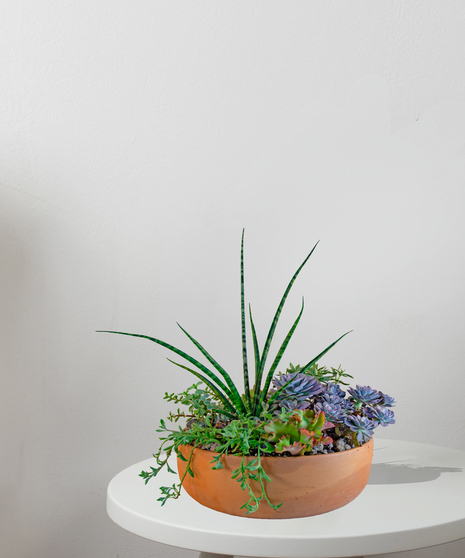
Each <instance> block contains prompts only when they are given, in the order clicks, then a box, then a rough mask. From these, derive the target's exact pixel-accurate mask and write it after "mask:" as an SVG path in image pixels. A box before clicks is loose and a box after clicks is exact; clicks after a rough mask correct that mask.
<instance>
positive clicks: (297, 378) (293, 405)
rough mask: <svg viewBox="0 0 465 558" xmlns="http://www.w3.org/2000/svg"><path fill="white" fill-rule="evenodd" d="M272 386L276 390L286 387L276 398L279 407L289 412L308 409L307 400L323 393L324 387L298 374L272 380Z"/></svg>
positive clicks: (313, 379)
mask: <svg viewBox="0 0 465 558" xmlns="http://www.w3.org/2000/svg"><path fill="white" fill-rule="evenodd" d="M288 382H290V383H289V384H288V385H287V386H286V384H287V383H288ZM273 384H274V386H275V388H276V389H279V388H282V387H283V386H286V387H285V388H284V389H283V391H282V392H281V393H280V395H279V396H278V401H279V404H280V406H281V407H285V408H288V409H290V410H294V409H308V407H309V405H310V403H309V401H308V400H309V399H310V398H311V397H313V396H315V395H318V394H319V393H322V392H323V391H324V386H323V385H322V384H321V383H320V382H319V381H318V380H317V379H315V378H312V377H309V376H307V375H306V374H300V373H298V372H296V373H294V374H282V375H281V376H279V377H277V378H274V379H273Z"/></svg>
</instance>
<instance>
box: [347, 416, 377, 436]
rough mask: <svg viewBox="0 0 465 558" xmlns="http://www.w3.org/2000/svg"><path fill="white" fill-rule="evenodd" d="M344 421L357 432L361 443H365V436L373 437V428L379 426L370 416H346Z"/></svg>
mask: <svg viewBox="0 0 465 558" xmlns="http://www.w3.org/2000/svg"><path fill="white" fill-rule="evenodd" d="M344 423H345V425H346V426H348V427H349V428H350V429H351V430H352V432H355V434H356V436H357V440H358V442H359V443H363V436H368V437H369V438H371V437H372V436H373V430H374V429H375V428H376V427H377V426H378V425H377V424H376V423H375V422H374V421H372V420H370V419H369V418H367V417H363V416H359V415H353V416H349V417H345V418H344Z"/></svg>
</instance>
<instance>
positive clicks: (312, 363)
mask: <svg viewBox="0 0 465 558" xmlns="http://www.w3.org/2000/svg"><path fill="white" fill-rule="evenodd" d="M352 331H353V330H350V331H348V332H347V333H344V335H341V337H339V339H336V341H334V343H331V345H330V346H329V347H326V349H325V350H324V351H322V352H321V353H320V354H319V355H318V356H316V357H315V358H314V359H313V360H311V361H310V362H309V363H308V364H306V365H305V366H304V367H303V368H302V370H301V371H300V373H301V374H305V372H307V370H308V369H309V368H310V367H312V366H313V365H314V364H315V363H317V362H318V361H319V360H320V358H321V357H322V356H324V355H325V354H326V353H327V352H328V351H329V350H330V349H332V348H333V347H334V345H335V344H336V343H339V341H340V340H341V339H342V338H343V337H345V336H346V335H349V333H352Z"/></svg>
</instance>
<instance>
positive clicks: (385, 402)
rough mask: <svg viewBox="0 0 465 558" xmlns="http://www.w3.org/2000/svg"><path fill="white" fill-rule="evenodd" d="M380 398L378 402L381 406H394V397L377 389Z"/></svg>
mask: <svg viewBox="0 0 465 558" xmlns="http://www.w3.org/2000/svg"><path fill="white" fill-rule="evenodd" d="M378 393H379V395H380V397H381V400H380V402H379V404H380V405H382V406H383V407H394V406H395V404H396V400H395V399H394V397H391V396H390V395H387V394H385V393H383V392H382V391H378Z"/></svg>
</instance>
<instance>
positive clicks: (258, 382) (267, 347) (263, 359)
mask: <svg viewBox="0 0 465 558" xmlns="http://www.w3.org/2000/svg"><path fill="white" fill-rule="evenodd" d="M318 242H319V241H318ZM318 242H317V243H316V244H315V246H314V247H313V248H312V250H311V252H310V254H309V255H308V256H307V257H306V258H305V260H304V261H303V262H302V264H301V265H300V267H299V268H298V269H297V271H296V272H295V273H294V275H293V276H292V279H291V280H290V282H289V285H288V286H287V288H286V290H285V291H284V295H283V297H282V299H281V302H280V303H279V306H278V309H277V310H276V314H275V316H274V318H273V322H272V323H271V327H270V331H269V332H268V336H267V338H266V341H265V346H264V347H263V353H262V357H261V360H260V368H259V370H258V374H257V375H256V378H255V385H256V386H260V385H261V382H262V375H263V371H264V369H265V362H266V358H267V356H268V352H269V350H270V345H271V341H272V339H273V335H274V332H275V330H276V326H277V325H278V320H279V316H280V315H281V312H282V309H283V307H284V303H285V302H286V299H287V295H288V294H289V291H290V290H291V288H292V285H293V284H294V281H295V280H296V279H297V276H298V275H299V273H300V271H301V269H302V268H303V267H304V265H305V264H306V263H307V261H308V259H309V258H310V256H311V255H312V254H313V251H314V250H315V248H316V247H317V246H318Z"/></svg>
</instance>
